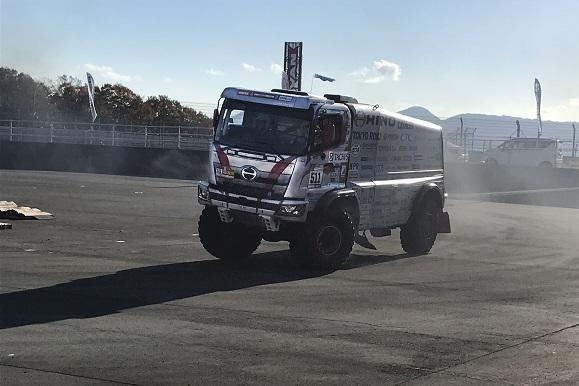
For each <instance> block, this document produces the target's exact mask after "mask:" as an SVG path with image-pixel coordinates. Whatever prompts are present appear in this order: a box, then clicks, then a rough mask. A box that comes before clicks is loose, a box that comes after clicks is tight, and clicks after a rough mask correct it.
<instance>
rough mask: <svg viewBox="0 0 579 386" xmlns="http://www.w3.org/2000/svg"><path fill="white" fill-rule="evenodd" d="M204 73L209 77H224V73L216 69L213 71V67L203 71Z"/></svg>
mask: <svg viewBox="0 0 579 386" xmlns="http://www.w3.org/2000/svg"><path fill="white" fill-rule="evenodd" d="M205 73H206V74H207V75H211V76H223V75H225V73H224V72H223V71H220V70H216V69H214V68H213V67H211V68H210V69H208V70H205Z"/></svg>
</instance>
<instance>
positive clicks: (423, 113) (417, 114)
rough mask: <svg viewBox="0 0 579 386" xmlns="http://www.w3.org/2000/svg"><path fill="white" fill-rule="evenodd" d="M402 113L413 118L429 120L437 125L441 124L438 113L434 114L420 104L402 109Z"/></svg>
mask: <svg viewBox="0 0 579 386" xmlns="http://www.w3.org/2000/svg"><path fill="white" fill-rule="evenodd" d="M399 113H400V114H402V115H407V116H409V117H412V118H417V119H422V120H423V121H428V122H431V123H434V124H437V125H441V122H442V121H441V120H440V118H438V117H437V116H436V115H434V114H432V113H431V112H430V111H429V110H427V109H425V108H424V107H420V106H412V107H409V108H407V109H404V110H402V111H399Z"/></svg>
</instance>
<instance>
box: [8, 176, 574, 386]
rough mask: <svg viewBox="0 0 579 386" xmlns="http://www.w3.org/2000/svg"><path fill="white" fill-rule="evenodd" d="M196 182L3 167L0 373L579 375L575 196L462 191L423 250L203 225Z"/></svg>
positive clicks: (535, 378) (433, 380) (250, 378)
mask: <svg viewBox="0 0 579 386" xmlns="http://www.w3.org/2000/svg"><path fill="white" fill-rule="evenodd" d="M195 195H196V188H195V183H194V182H191V181H184V180H163V179H152V178H136V177H120V176H106V175H93V174H73V173H54V172H26V171H7V170H0V199H1V200H8V201H15V202H16V203H18V204H19V205H23V206H29V207H35V208H40V209H41V210H44V211H47V212H50V213H52V214H54V216H55V219H53V220H36V221H35V220H23V221H5V222H10V223H11V224H12V225H13V229H11V230H9V229H7V230H0V240H1V247H0V384H2V385H30V384H45V385H46V384H58V385H77V384H95V385H96V384H98V385H100V384H111V383H112V384H138V385H150V384H220V385H228V384H231V385H238V384H276V385H277V384H360V385H367V384H381V385H396V384H408V385H486V384H505V385H511V384H561V385H564V384H566V385H577V384H579V209H573V208H564V207H547V206H538V205H534V206H530V205H519V204H508V203H491V202H476V201H466V200H461V201H458V200H450V201H449V203H448V206H447V207H448V211H449V212H450V215H451V223H452V228H453V233H451V234H443V235H440V236H439V240H438V241H437V243H436V245H435V247H434V249H433V251H432V252H431V253H430V254H429V255H427V256H420V257H408V256H407V255H404V254H403V253H402V250H401V248H400V244H399V240H398V233H397V232H394V233H393V235H392V236H391V237H387V238H381V239H374V240H373V241H374V242H375V243H376V245H377V246H378V251H368V250H365V249H362V248H359V247H355V249H354V252H353V256H352V258H351V261H350V263H349V265H348V266H346V267H345V268H344V269H341V270H338V271H336V272H334V273H331V274H326V275H318V274H314V273H311V272H308V271H304V270H300V269H298V268H296V267H295V266H294V265H293V264H292V262H291V261H290V260H289V256H288V251H287V243H266V242H264V243H263V244H262V245H261V246H260V248H259V249H258V250H257V252H256V254H255V255H254V256H253V257H252V258H250V259H249V260H248V261H246V262H244V263H239V264H225V263H223V262H220V261H218V260H215V259H213V258H212V257H211V256H210V255H209V254H208V253H207V252H205V250H204V249H203V248H202V246H201V244H200V243H199V239H198V237H197V224H196V222H197V218H198V216H199V213H200V211H201V207H200V206H199V205H198V204H197V203H196V197H195Z"/></svg>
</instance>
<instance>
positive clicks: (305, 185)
mask: <svg viewBox="0 0 579 386" xmlns="http://www.w3.org/2000/svg"><path fill="white" fill-rule="evenodd" d="M219 104H220V105H221V106H219V105H218V109H216V110H215V112H214V116H213V122H214V129H215V136H214V141H213V143H212V146H211V149H210V155H209V170H208V181H207V182H200V183H199V185H198V200H199V202H200V203H201V204H202V205H205V208H204V209H203V212H202V214H201V216H200V219H199V237H200V240H201V243H202V244H203V246H204V247H205V249H206V250H207V251H208V252H209V253H211V254H212V255H214V256H215V257H217V258H220V259H241V258H244V257H247V256H249V255H251V254H252V253H253V252H254V251H255V249H256V248H257V247H258V245H259V244H260V242H261V240H267V241H282V240H287V241H289V247H290V254H291V256H292V258H294V259H295V260H297V261H298V262H299V263H300V264H302V265H304V266H306V267H309V268H313V269H322V270H331V269H336V268H338V267H339V266H340V265H342V264H343V263H344V262H346V260H347V259H348V257H349V255H350V252H351V250H352V247H353V243H354V242H356V243H357V244H359V245H361V246H363V247H366V248H372V249H375V247H374V246H373V245H372V244H371V243H370V241H369V240H368V239H367V236H366V232H367V231H369V232H370V234H371V235H372V236H374V237H382V236H388V235H390V234H391V230H392V229H394V228H400V240H401V243H402V248H403V249H404V250H405V251H406V252H407V253H409V254H425V253H427V252H429V251H430V249H431V248H432V245H433V244H434V241H435V239H436V236H437V234H438V233H442V232H445V233H448V232H450V220H449V217H448V213H446V212H444V211H443V208H444V201H445V191H444V162H443V138H442V129H441V127H440V126H437V125H434V124H432V123H429V122H424V121H421V120H418V119H414V118H410V117H406V116H403V115H400V114H397V113H391V112H388V111H385V110H382V109H381V108H379V106H378V105H368V104H362V103H358V101H357V100H356V99H354V98H352V97H347V96H343V95H325V96H324V97H319V96H313V95H309V94H307V93H305V92H298V91H289V90H278V89H274V90H272V91H271V92H263V91H254V90H246V89H239V88H226V89H225V90H224V91H223V93H222V94H221V99H220V103H219ZM219 107H220V108H219Z"/></svg>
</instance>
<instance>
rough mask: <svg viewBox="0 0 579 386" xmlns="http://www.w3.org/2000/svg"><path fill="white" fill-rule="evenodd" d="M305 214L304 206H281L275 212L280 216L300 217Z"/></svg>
mask: <svg viewBox="0 0 579 386" xmlns="http://www.w3.org/2000/svg"><path fill="white" fill-rule="evenodd" d="M305 212H306V204H281V205H280V206H279V209H278V211H277V214H278V215H280V216H292V217H301V216H302V215H303V214H304V213H305Z"/></svg>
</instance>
